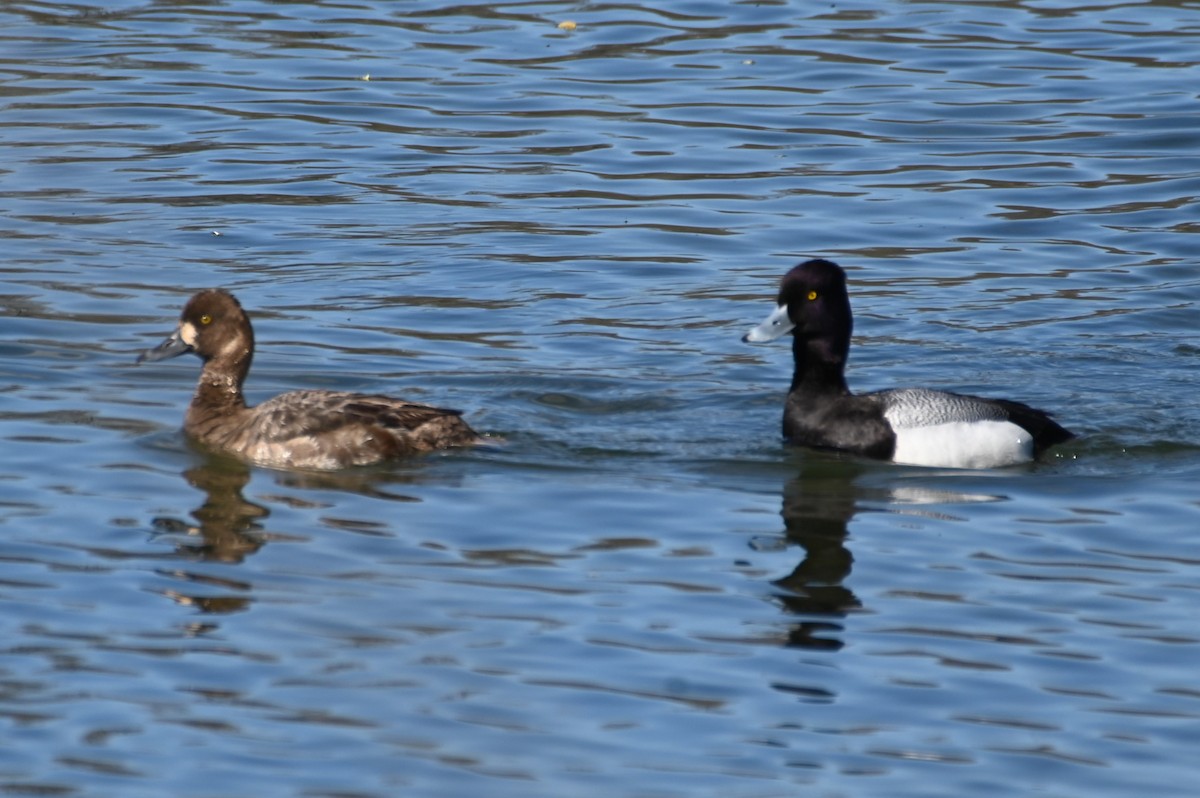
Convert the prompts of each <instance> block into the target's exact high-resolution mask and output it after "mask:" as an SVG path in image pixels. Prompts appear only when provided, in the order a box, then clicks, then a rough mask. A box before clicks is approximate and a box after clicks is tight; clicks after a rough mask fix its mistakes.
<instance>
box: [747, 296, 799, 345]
mask: <svg viewBox="0 0 1200 798" xmlns="http://www.w3.org/2000/svg"><path fill="white" fill-rule="evenodd" d="M795 328H796V325H795V324H793V323H792V320H791V319H789V318H788V309H787V305H780V306H779V307H777V308H775V311H774V312H773V313H772V314H771V315H770V316H767V317H766V318H765V319H763V322H762V324H760V325H758V326H757V327H755V328H754V329H753V330H751V331H750V332H748V333H746V334H745V335H743V336H742V340H743V341H745V342H746V343H748V344H761V343H766V342H767V341H774V340H775V339H776V338H778V337H779V336H781V335H787V334H788V333H790V332H791V331H792V330H794V329H795Z"/></svg>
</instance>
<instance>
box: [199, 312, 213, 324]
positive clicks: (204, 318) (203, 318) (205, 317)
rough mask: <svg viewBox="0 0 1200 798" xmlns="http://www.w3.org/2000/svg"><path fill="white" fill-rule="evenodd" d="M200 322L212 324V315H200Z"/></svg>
mask: <svg viewBox="0 0 1200 798" xmlns="http://www.w3.org/2000/svg"><path fill="white" fill-rule="evenodd" d="M200 323H201V324H212V316H210V315H208V314H207V313H205V314H204V315H203V316H201V317H200Z"/></svg>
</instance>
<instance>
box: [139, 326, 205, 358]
mask: <svg viewBox="0 0 1200 798" xmlns="http://www.w3.org/2000/svg"><path fill="white" fill-rule="evenodd" d="M190 351H192V348H191V347H190V346H188V345H187V343H186V342H185V341H184V340H183V338H182V337H180V335H179V332H178V331H176V332H175V333H174V334H173V335H172V336H171V337H170V338H168V339H167V340H165V341H163V342H162V343H161V344H159V345H158V346H156V347H154V348H153V349H147V350H146V351H145V352H142V353H141V354H140V355H138V359H137V362H138V363H153V362H154V361H156V360H166V359H167V358H172V357H178V356H179V355H182V354H183V353H184V352H190Z"/></svg>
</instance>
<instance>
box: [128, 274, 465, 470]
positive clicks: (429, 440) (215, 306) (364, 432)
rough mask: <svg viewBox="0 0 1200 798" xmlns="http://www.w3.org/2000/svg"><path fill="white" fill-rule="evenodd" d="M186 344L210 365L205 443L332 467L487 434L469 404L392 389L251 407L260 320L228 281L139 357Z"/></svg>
mask: <svg viewBox="0 0 1200 798" xmlns="http://www.w3.org/2000/svg"><path fill="white" fill-rule="evenodd" d="M185 353H192V354H195V355H198V356H199V357H200V360H201V361H203V364H204V366H203V368H202V370H201V372H200V379H199V382H198V383H197V385H196V392H195V394H194V395H193V396H192V402H191V405H189V406H188V410H187V415H186V416H185V417H184V422H183V430H184V432H185V433H186V434H187V435H188V436H189V437H190V438H192V439H193V440H195V441H196V442H198V443H199V444H200V445H201V446H202V447H204V448H207V449H209V450H212V451H215V452H219V453H222V454H227V455H232V456H234V457H236V458H239V459H241V460H244V461H247V462H250V463H252V464H255V465H260V466H265V467H268V468H276V469H299V470H315V471H332V470H337V469H342V468H348V467H352V466H365V465H373V464H376V463H380V462H383V461H386V460H393V459H396V458H401V457H406V456H408V455H414V454H419V453H424V452H431V451H434V450H436V449H446V448H450V447H458V446H470V445H474V444H477V443H481V442H482V439H481V437H480V436H479V435H478V434H477V433H476V432H475V431H474V430H473V429H471V427H470V426H468V425H467V423H466V422H465V421H464V420H463V419H462V413H461V412H460V411H458V410H448V409H445V408H440V407H433V406H431V405H427V404H421V403H419V402H409V401H406V400H404V399H397V398H394V397H390V396H381V395H377V394H364V393H351V392H346V391H327V390H298V391H289V392H287V393H283V394H280V395H278V396H275V397H274V398H272V399H268V400H267V401H265V402H262V403H261V404H259V405H255V406H248V405H247V404H246V397H245V395H244V394H243V393H242V384H243V383H244V382H245V380H246V375H247V374H248V373H249V371H250V361H251V360H252V359H253V357H254V328H253V327H252V326H251V324H250V318H249V316H248V315H247V314H246V311H245V310H243V309H242V305H241V303H239V302H238V300H237V299H236V298H235V297H234V296H233V294H231V293H229V292H228V291H226V290H224V289H220V288H214V289H208V290H204V291H200V292H199V293H196V294H195V295H193V296H192V297H191V298H190V299H189V300H188V302H187V304H186V305H185V306H184V308H183V312H182V314H181V315H180V318H179V325H178V327H177V328H176V329H175V331H174V332H173V333H172V334H171V335H170V336H169V337H168V338H167V339H166V340H165V341H163V342H162V343H161V344H159V345H158V346H156V347H154V348H153V349H149V350H147V351H145V352H143V353H141V355H140V356H139V357H138V358H137V362H138V363H139V364H141V363H147V362H154V361H159V360H166V359H168V358H173V357H178V356H179V355H183V354H185Z"/></svg>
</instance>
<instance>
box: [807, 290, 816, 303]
mask: <svg viewBox="0 0 1200 798" xmlns="http://www.w3.org/2000/svg"><path fill="white" fill-rule="evenodd" d="M817 296H818V295H817V292H816V291H809V292H808V301H809V302H812V301H813V300H815V299H816V298H817Z"/></svg>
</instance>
